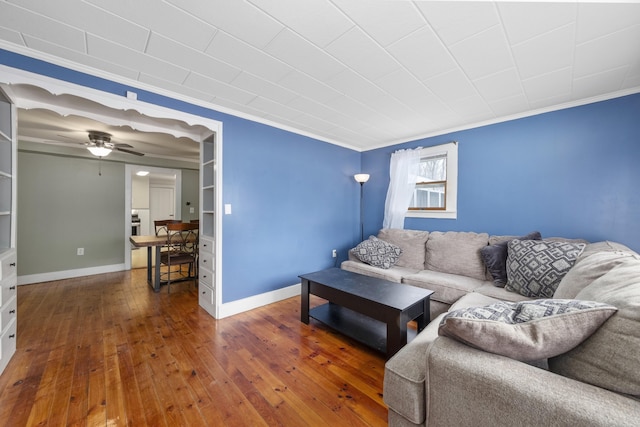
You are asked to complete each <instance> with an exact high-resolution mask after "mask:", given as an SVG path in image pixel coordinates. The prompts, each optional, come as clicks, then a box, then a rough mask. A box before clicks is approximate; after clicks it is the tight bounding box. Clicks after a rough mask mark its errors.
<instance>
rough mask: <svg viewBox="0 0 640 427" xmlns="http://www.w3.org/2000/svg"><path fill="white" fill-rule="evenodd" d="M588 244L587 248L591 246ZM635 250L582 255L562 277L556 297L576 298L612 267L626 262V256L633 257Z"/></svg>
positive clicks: (606, 251) (554, 295)
mask: <svg viewBox="0 0 640 427" xmlns="http://www.w3.org/2000/svg"><path fill="white" fill-rule="evenodd" d="M589 246H591V245H588V246H587V248H589ZM633 254H634V253H633V252H631V251H630V250H629V252H622V251H608V250H604V251H602V252H591V251H590V252H589V253H588V256H587V257H584V254H583V255H580V257H578V259H577V260H576V263H575V265H574V266H573V267H572V268H571V269H570V270H569V271H568V272H567V274H566V275H565V276H564V277H563V278H562V280H561V281H560V284H559V285H558V288H557V289H556V292H555V293H554V294H553V297H554V298H575V297H576V295H578V293H579V292H580V291H581V290H582V289H584V288H585V287H587V286H588V285H590V284H591V283H593V281H594V280H596V279H598V278H600V277H602V276H604V275H605V274H606V273H607V272H609V271H610V270H611V269H612V268H614V267H615V266H617V265H620V264H621V263H623V262H624V259H625V258H626V257H632V256H633Z"/></svg>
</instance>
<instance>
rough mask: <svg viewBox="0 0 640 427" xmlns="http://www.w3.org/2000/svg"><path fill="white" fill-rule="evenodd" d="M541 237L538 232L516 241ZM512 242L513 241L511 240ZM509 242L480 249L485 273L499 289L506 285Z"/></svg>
mask: <svg viewBox="0 0 640 427" xmlns="http://www.w3.org/2000/svg"><path fill="white" fill-rule="evenodd" d="M540 239H542V236H541V235H540V232H539V231H534V232H532V233H529V234H527V235H526V236H522V237H518V240H540ZM511 240H513V239H511ZM509 241H510V240H505V241H503V242H500V243H496V244H495V245H488V246H485V247H484V248H482V249H480V256H481V257H482V262H484V265H485V266H486V267H487V271H489V274H491V277H493V284H494V285H496V286H497V287H499V288H504V286H505V285H506V284H507V253H508V251H507V245H508V244H509Z"/></svg>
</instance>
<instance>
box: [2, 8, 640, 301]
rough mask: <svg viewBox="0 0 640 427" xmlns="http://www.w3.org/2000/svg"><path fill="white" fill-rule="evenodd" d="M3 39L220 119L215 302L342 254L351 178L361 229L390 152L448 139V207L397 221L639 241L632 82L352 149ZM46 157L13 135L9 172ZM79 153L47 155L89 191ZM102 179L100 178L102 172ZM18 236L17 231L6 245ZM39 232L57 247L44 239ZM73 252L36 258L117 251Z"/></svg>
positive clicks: (372, 223)
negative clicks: (453, 161) (451, 193)
mask: <svg viewBox="0 0 640 427" xmlns="http://www.w3.org/2000/svg"><path fill="white" fill-rule="evenodd" d="M629 15H632V18H633V14H629ZM5 16H6V14H5ZM636 18H637V17H636ZM630 19H631V18H630ZM3 26H4V25H3ZM6 26H7V27H10V26H9V25H8V24H7V25H6ZM637 26H638V24H637V22H636V23H635V24H634V25H629V26H628V27H631V28H634V29H636V30H637ZM625 28H627V26H626V27H625ZM11 40H13V38H12V39H11ZM11 40H6V41H5V43H4V44H3V45H2V47H3V50H1V51H0V63H1V64H2V65H4V66H7V67H10V68H14V69H17V70H22V71H25V72H31V73H35V74H39V75H42V76H45V77H48V78H53V79H59V80H61V81H65V82H69V83H72V84H76V85H80V86H87V87H90V88H92V89H97V90H99V91H103V92H106V93H109V94H113V95H117V96H122V94H124V93H126V92H127V91H135V92H136V93H138V96H139V98H138V99H140V100H141V101H145V102H149V103H152V104H155V105H159V106H162V107H166V108H169V109H175V110H179V111H183V112H187V113H190V114H194V115H201V116H204V117H207V118H210V119H213V120H217V121H220V122H222V123H223V126H224V131H223V135H224V151H223V153H224V154H223V165H224V179H223V189H222V191H223V202H224V204H229V205H232V206H233V211H232V213H231V214H230V215H225V216H224V217H223V223H222V236H223V248H222V254H221V256H222V263H223V264H222V271H223V273H222V274H223V279H222V280H223V285H222V286H223V288H222V303H223V304H226V303H233V302H238V301H242V300H244V299H247V298H249V299H250V298H256V297H259V296H262V295H271V294H272V293H277V292H278V291H280V290H282V289H287V288H290V287H295V286H296V285H298V284H299V283H300V279H299V278H298V275H300V274H303V273H307V272H311V271H316V270H322V269H325V268H328V267H332V266H334V265H339V263H340V262H341V261H344V260H346V259H347V251H348V250H349V249H350V248H352V247H354V246H355V245H356V244H357V243H359V240H360V204H359V200H360V199H359V198H360V186H359V185H358V184H357V183H356V182H355V181H354V179H353V175H354V174H355V173H359V172H364V173H368V174H369V175H370V179H369V181H367V182H366V183H365V184H364V186H363V194H364V198H363V200H364V201H363V203H364V209H363V220H364V235H365V238H366V237H367V236H368V235H372V234H373V235H375V234H377V232H378V230H379V229H380V228H381V226H382V222H383V215H384V204H385V196H386V192H387V186H388V181H389V178H388V177H389V156H390V154H391V153H392V152H394V151H396V150H398V149H405V148H414V147H418V146H423V147H424V146H434V145H438V144H443V143H447V142H449V141H457V142H458V146H459V169H458V174H459V176H458V186H459V187H458V209H457V218H456V219H455V220H440V219H423V218H419V219H418V218H408V219H407V220H406V222H405V228H407V229H419V230H441V231H449V230H450V231H477V232H487V233H490V234H523V233H527V232H529V231H532V230H534V229H535V230H539V231H540V232H541V233H542V234H543V235H544V236H564V237H568V238H584V239H586V240H589V241H600V240H613V241H616V242H620V243H622V244H625V245H627V246H629V247H630V248H631V249H633V250H636V251H638V250H640V225H638V222H637V218H638V215H639V213H640V194H639V193H638V191H637V189H636V185H635V183H636V182H640V169H638V168H637V166H636V163H637V159H639V158H640V145H639V144H637V135H638V134H639V133H640V123H639V121H638V120H637V116H638V111H640V95H639V94H638V90H639V89H638V87H639V86H638V84H637V83H636V84H632V83H628V86H626V87H625V88H624V90H622V87H621V86H616V87H615V90H610V91H606V93H602V94H598V95H593V96H591V97H589V98H588V99H589V102H578V101H576V102H573V103H572V102H569V101H566V102H559V103H558V105H556V106H555V107H554V108H547V109H545V108H540V109H536V110H535V114H531V115H529V114H525V113H524V112H523V113H522V114H515V115H513V116H511V117H510V118H509V120H506V121H500V120H495V121H490V122H488V123H484V121H483V120H477V121H474V122H473V123H472V124H469V125H468V126H460V127H459V128H455V127H451V128H449V127H447V128H445V130H444V131H443V132H433V133H427V132H425V135H427V136H420V137H417V138H413V139H404V138H393V137H390V138H388V140H387V141H388V142H389V144H388V145H383V144H380V145H379V146H374V147H371V148H367V149H358V148H354V147H352V146H349V145H348V142H349V141H348V140H345V141H343V142H344V143H343V144H342V145H340V144H337V143H328V142H327V141H326V140H325V139H327V138H316V137H314V136H313V135H310V134H309V133H308V132H305V131H304V130H302V131H300V132H299V133H296V132H294V131H292V130H291V129H290V128H288V127H287V126H282V127H281V128H278V127H275V126H272V125H270V124H269V123H270V120H272V119H271V118H267V119H264V120H263V121H262V122H260V121H257V120H252V119H249V118H247V117H246V116H245V115H234V114H232V113H231V112H230V110H231V109H230V108H229V107H225V108H222V107H224V106H221V108H220V109H219V110H216V108H214V106H213V105H215V102H213V103H212V106H210V107H204V106H202V105H200V104H197V103H189V102H187V101H185V100H184V98H181V97H177V96H176V97H171V96H168V95H166V92H165V91H171V87H169V85H167V87H163V88H159V89H158V90H157V91H156V92H154V91H153V90H143V89H141V88H140V87H137V86H136V85H135V84H134V81H132V80H130V79H125V78H122V79H120V78H116V76H115V75H111V74H110V75H111V78H107V77H105V75H103V74H95V75H92V74H91V73H89V72H87V68H84V67H78V68H77V69H76V68H73V67H71V66H70V63H69V62H68V60H66V59H65V60H56V58H55V57H52V56H48V55H51V53H49V54H47V55H45V54H39V53H38V51H37V50H35V49H34V50H31V48H27V47H24V46H22V47H20V46H19V45H17V44H15V43H13V42H11ZM40 41H42V40H40ZM634 61H635V64H636V65H635V68H630V69H629V70H628V74H626V75H628V76H629V80H628V81H627V82H634V81H635V82H637V79H638V73H639V71H638V69H637V58H635V59H634ZM625 70H626V69H625ZM634 78H635V80H634ZM141 85H142V82H141ZM143 86H144V87H145V88H148V86H147V85H146V84H145V85H143ZM594 86H595V85H594ZM160 89H162V90H160ZM611 94H613V95H611ZM560 98H561V97H560ZM334 142H335V141H334ZM28 157H35V158H38V159H40V160H39V161H38V162H34V163H33V164H34V166H33V169H31V168H30V166H29V162H23V164H24V167H23V168H21V166H22V165H21V164H20V161H21V160H22V159H23V158H28ZM46 159H47V157H46V154H37V153H32V152H27V150H23V151H21V147H20V146H18V171H19V172H18V173H19V174H34V173H36V172H37V173H38V176H40V177H43V178H42V179H45V178H46V176H47V173H46V170H43V169H42V166H43V165H46V163H47V162H46ZM89 161H90V162H91V163H84V162H83V161H81V160H69V162H70V163H69V164H67V165H62V166H60V165H58V166H57V167H60V168H65V167H68V168H79V170H83V169H86V173H87V177H84V178H83V177H82V176H81V177H80V178H79V179H78V180H77V183H76V184H77V186H78V187H77V190H76V191H77V192H78V193H80V194H82V193H91V192H94V191H96V187H95V184H96V182H97V177H95V176H94V172H95V168H93V167H88V166H87V165H90V166H95V165H96V164H97V160H93V159H91V160H89ZM103 163H104V165H103V167H106V169H105V172H109V170H110V169H109V168H115V169H113V170H114V174H116V173H118V174H119V173H120V170H119V166H115V165H109V163H108V162H106V161H105V162H103ZM54 164H55V162H54ZM81 164H82V165H84V166H81ZM105 165H106V166H105ZM36 168H37V170H35V169H36ZM89 174H92V175H91V178H89ZM103 177H104V178H108V174H107V173H105V174H104V175H103ZM85 178H86V179H85ZM104 181H106V182H105V186H108V185H110V184H112V182H109V181H108V180H106V179H105V180H104ZM83 183H86V184H87V186H86V187H84V186H83ZM47 184H48V185H49V186H50V187H49V190H48V191H49V193H50V194H56V193H58V192H64V191H65V189H66V187H65V186H64V185H63V183H59V182H56V181H52V182H48V183H47ZM18 186H20V184H19V183H18ZM18 197H19V198H20V188H19V189H18ZM19 206H20V200H18V207H19ZM33 209H39V210H40V211H41V212H46V210H47V209H48V206H47V205H46V204H44V203H43V204H42V205H41V206H36V207H34V208H33ZM118 212H120V211H118ZM86 214H91V215H93V217H92V219H93V220H94V221H96V222H97V223H99V222H100V221H101V220H103V219H105V218H104V216H103V215H105V213H104V212H103V211H102V210H101V209H95V210H94V211H87V212H86ZM68 220H69V221H76V219H74V218H69V219H68ZM19 221H20V212H19V213H18V222H19ZM48 226H49V225H48V224H44V225H41V227H43V228H46V227H48ZM21 238H23V237H21V236H20V235H18V236H17V242H18V245H17V247H18V251H20V240H21ZM41 243H42V244H44V245H47V244H48V245H51V246H53V247H55V242H46V241H43V242H41ZM122 246H123V245H120V246H119V247H122ZM333 249H336V250H337V257H336V258H333V257H332V250H333ZM73 262H77V258H76V257H75V253H74V254H70V255H69V258H68V259H67V260H65V261H63V262H62V263H61V264H59V265H52V266H48V270H49V271H50V272H52V271H59V270H72V269H73V268H87V267H96V266H106V265H112V264H116V263H119V262H121V260H120V258H119V257H118V255H116V256H115V257H113V256H111V257H108V258H106V259H102V260H98V261H97V262H94V263H93V265H77V264H73ZM19 271H20V270H19ZM41 272H42V271H38V272H35V271H25V272H24V274H34V273H41Z"/></svg>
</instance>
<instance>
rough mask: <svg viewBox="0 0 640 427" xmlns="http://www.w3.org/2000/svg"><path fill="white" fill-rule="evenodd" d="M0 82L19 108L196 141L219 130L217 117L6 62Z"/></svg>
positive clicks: (0, 67) (1, 72) (2, 68)
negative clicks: (65, 79)
mask: <svg viewBox="0 0 640 427" xmlns="http://www.w3.org/2000/svg"><path fill="white" fill-rule="evenodd" d="M0 84H3V85H4V87H5V89H6V90H7V92H9V95H10V96H11V97H12V98H13V100H14V102H15V104H16V106H17V107H18V108H23V109H34V108H41V109H46V110H50V111H54V112H56V113H58V114H60V115H61V116H68V115H77V116H81V117H87V118H90V119H93V120H96V121H100V122H103V123H106V124H109V125H112V126H129V127H131V128H132V129H134V130H139V131H142V132H161V133H166V134H169V135H173V136H174V137H176V138H180V137H188V138H191V139H194V140H199V141H202V140H203V139H205V138H207V137H209V136H210V135H211V134H213V133H216V134H218V136H219V133H220V132H221V130H222V123H221V122H219V121H217V120H213V119H209V118H206V117H202V116H196V115H193V114H189V113H185V112H182V111H178V110H173V109H169V108H166V107H161V106H158V105H154V104H150V103H147V102H143V101H138V100H137V99H134V98H135V96H136V94H135V93H133V92H128V93H127V95H128V96H131V98H128V97H126V96H117V95H114V94H110V93H107V92H103V91H100V90H97V89H93V88H88V87H85V86H80V85H76V84H74V83H69V82H65V81H61V80H57V79H53V78H51V77H47V76H43V75H40V74H35V73H31V72H29V71H24V70H17V69H15V68H11V67H7V66H5V65H0ZM105 107H106V108H105ZM167 119H170V120H167Z"/></svg>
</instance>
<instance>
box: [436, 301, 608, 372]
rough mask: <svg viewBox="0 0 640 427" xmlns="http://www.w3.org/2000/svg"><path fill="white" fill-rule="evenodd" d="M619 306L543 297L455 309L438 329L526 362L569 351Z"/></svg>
mask: <svg viewBox="0 0 640 427" xmlns="http://www.w3.org/2000/svg"><path fill="white" fill-rule="evenodd" d="M616 311H617V309H616V308H615V307H613V306H611V305H608V304H603V303H599V302H594V301H579V300H568V299H540V300H533V301H521V302H498V303H495V304H491V305H488V306H485V307H470V308H465V309H460V310H454V311H452V312H450V313H449V314H447V315H446V316H444V318H443V319H442V322H440V326H439V329H438V333H439V334H440V335H443V336H448V337H451V338H454V339H456V340H458V341H461V342H463V343H465V344H468V345H470V346H472V347H476V348H479V349H481V350H484V351H488V352H490V353H495V354H500V355H503V356H507V357H511V358H513V359H517V360H522V361H532V360H541V359H546V358H549V357H553V356H557V355H559V354H562V353H566V352H567V351H569V350H571V349H572V348H574V347H576V346H577V345H578V344H580V343H581V342H582V341H584V340H586V339H587V338H588V337H589V336H591V335H592V334H593V333H594V332H595V331H596V330H597V329H598V328H599V327H600V326H601V325H602V324H603V323H604V322H605V321H606V320H607V319H608V318H609V317H611V316H612V315H613V314H614V313H615V312H616Z"/></svg>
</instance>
